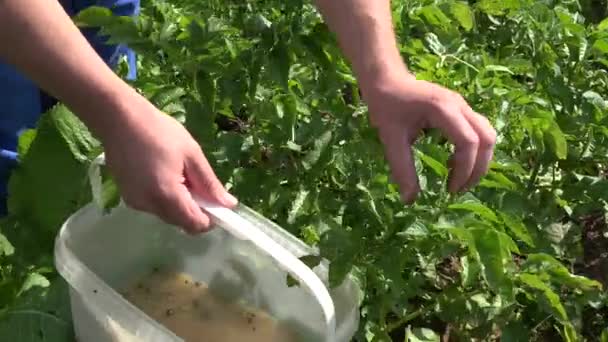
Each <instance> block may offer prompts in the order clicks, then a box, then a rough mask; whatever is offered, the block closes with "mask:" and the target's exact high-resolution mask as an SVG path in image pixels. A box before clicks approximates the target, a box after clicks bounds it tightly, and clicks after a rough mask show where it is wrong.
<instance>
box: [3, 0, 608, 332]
mask: <svg viewBox="0 0 608 342" xmlns="http://www.w3.org/2000/svg"><path fill="white" fill-rule="evenodd" d="M393 3H394V4H393V9H394V11H393V14H394V21H395V26H396V29H397V31H398V36H399V42H400V46H401V50H402V52H403V56H404V59H405V61H406V63H407V64H408V66H409V67H410V69H411V70H412V71H413V72H414V73H415V74H416V75H417V77H418V78H419V79H425V80H430V81H433V82H437V83H439V84H442V85H444V86H446V87H448V88H451V89H454V90H457V91H458V92H460V93H461V94H463V96H464V97H465V98H466V99H467V100H468V101H469V102H470V103H471V105H472V107H473V108H474V109H475V110H476V111H478V112H481V113H485V114H486V115H487V116H488V118H489V119H490V120H491V121H492V123H493V124H494V126H495V127H496V128H497V130H498V132H499V138H498V139H499V140H498V146H497V151H496V156H495V159H494V162H493V164H492V169H491V171H490V173H489V174H488V176H487V177H485V178H484V179H483V180H482V182H481V183H480V184H479V186H477V187H476V188H475V189H473V191H471V192H468V193H466V194H462V195H459V196H450V195H449V194H448V193H447V192H446V191H445V182H444V181H445V178H446V176H447V169H446V166H445V165H446V161H447V158H448V157H449V153H450V146H449V144H447V143H446V141H445V140H444V139H442V137H441V136H439V135H437V134H436V133H435V132H432V131H429V132H427V134H426V135H425V136H424V137H422V138H421V139H420V140H419V142H418V144H417V146H416V156H417V161H416V163H417V168H418V170H419V174H420V179H421V186H422V188H423V193H422V196H421V197H420V198H419V200H418V201H417V202H416V204H414V205H412V206H405V205H404V204H403V203H402V202H401V200H400V198H399V194H398V191H397V190H398V189H397V188H396V187H395V185H394V184H393V183H392V182H391V181H390V179H389V176H388V175H389V173H388V169H387V164H386V162H385V160H384V158H383V153H382V146H381V145H380V144H379V141H378V139H377V137H376V135H375V132H374V130H373V129H371V127H370V126H369V124H368V117H367V109H366V107H365V104H364V103H363V102H361V100H360V96H359V90H358V87H357V83H356V80H355V79H354V78H353V75H352V72H351V70H350V67H349V64H348V63H347V61H346V60H345V59H344V58H343V56H342V53H341V51H340V50H339V49H338V47H337V45H336V42H335V38H334V37H333V35H332V34H331V33H330V32H329V31H328V29H327V27H326V25H325V24H324V23H323V22H322V19H321V17H320V16H319V14H318V13H317V12H316V10H315V8H314V6H312V4H311V3H308V2H304V1H302V0H289V1H279V0H255V1H254V0H251V1H246V2H244V1H235V0H232V1H219V0H210V1H194V0H179V1H170V2H169V1H166V2H165V1H160V0H155V1H151V2H146V3H144V12H143V13H142V15H141V16H140V17H139V18H138V19H137V20H132V19H130V18H117V17H113V16H111V13H110V12H109V11H108V10H106V9H102V8H92V9H89V10H87V11H85V12H83V13H80V15H79V16H78V17H77V18H75V20H76V22H77V23H79V24H80V25H82V26H94V27H98V26H101V27H102V28H103V34H106V35H108V36H109V37H111V40H112V41H116V42H125V43H128V44H129V45H130V46H131V47H133V48H135V49H136V50H137V52H138V53H139V56H140V61H139V75H138V79H137V80H136V81H135V82H134V86H136V87H137V88H138V89H140V90H141V91H142V92H143V93H144V94H145V95H146V96H147V97H148V98H150V99H151V100H152V101H153V102H154V103H155V104H156V105H157V106H158V107H159V108H161V109H162V110H163V111H165V112H166V113H168V114H169V115H173V116H175V117H176V118H178V119H179V120H180V121H181V122H183V123H184V124H185V126H186V127H187V128H188V129H189V131H190V132H191V133H192V134H193V136H194V137H195V138H196V139H197V140H198V141H199V142H200V143H201V145H202V146H203V148H204V150H205V152H206V154H207V156H208V158H209V159H210V160H211V162H212V164H213V165H214V167H215V170H216V172H217V174H218V175H219V177H220V178H221V179H222V180H223V181H225V182H226V183H227V184H228V185H229V187H230V189H231V192H233V193H234V194H236V195H237V197H238V198H239V199H240V200H241V201H242V202H243V203H245V204H246V205H248V206H251V207H253V208H254V209H256V210H258V211H260V212H261V213H263V214H264V215H266V216H268V217H270V218H271V219H273V220H275V221H276V222H278V223H279V224H281V225H282V226H284V227H286V228H288V229H290V230H291V231H292V232H294V233H296V234H298V235H299V236H301V237H302V239H304V240H305V241H306V242H307V243H309V244H311V245H315V246H318V247H319V248H320V252H321V254H322V256H324V257H326V258H327V259H329V260H330V261H331V269H330V280H331V283H332V285H335V284H339V283H340V281H341V280H342V279H343V277H344V276H345V274H346V273H348V272H350V271H352V272H354V274H356V275H357V277H358V279H359V280H360V282H361V284H362V286H363V288H364V292H365V300H364V302H363V303H362V308H361V310H362V311H361V312H362V321H361V326H360V329H359V332H358V334H357V340H360V341H386V340H391V339H392V340H404V339H405V340H406V341H436V340H439V338H440V336H443V337H444V338H447V337H448V336H449V338H450V339H452V340H462V341H469V340H472V339H476V340H496V339H501V340H504V341H534V340H564V341H582V340H589V341H599V340H600V339H601V340H602V341H608V329H606V326H607V325H608V324H607V322H608V302H607V299H606V290H605V287H603V286H602V284H601V283H600V281H605V283H608V279H606V278H605V277H604V278H603V279H602V278H601V277H599V278H598V279H597V280H599V281H596V280H591V279H590V278H587V277H586V276H584V275H583V274H586V275H587V276H590V275H589V274H587V273H584V271H585V270H586V269H585V266H586V265H585V258H584V248H583V247H584V236H585V235H584V234H583V231H584V229H585V222H586V221H585V220H584V218H586V217H589V215H595V216H597V217H599V218H600V220H601V222H602V223H603V222H604V221H605V219H604V215H605V213H606V209H607V208H608V203H607V202H606V199H607V198H608V180H607V179H606V177H605V176H606V172H608V169H607V166H608V165H607V163H608V156H607V152H608V116H607V115H606V114H607V109H608V100H607V99H606V98H605V97H606V94H608V20H603V18H604V17H605V14H606V9H607V8H608V7H607V5H606V3H605V2H602V1H599V2H596V1H580V2H578V1H575V0H563V1H557V0H556V1H551V0H542V1H533V0H501V1H495V0H480V1H469V2H465V1H456V0H412V1H393ZM602 20H603V21H602ZM119 71H120V72H124V71H125V70H124V67H123V68H121V70H119ZM20 149H21V152H22V163H21V166H20V167H19V169H18V170H17V171H16V172H15V174H14V176H13V178H12V180H11V193H12V196H11V200H10V203H9V209H10V212H11V214H10V216H9V217H8V218H6V219H5V220H4V221H3V222H2V226H1V227H2V228H1V229H2V230H1V231H2V233H3V234H4V236H5V237H6V238H5V237H4V236H2V235H0V275H1V278H0V298H1V299H2V305H3V306H2V308H0V309H1V310H2V311H1V312H0V315H1V316H0V317H1V319H0V336H2V337H3V338H4V336H13V337H16V335H15V331H19V333H20V334H22V335H18V336H21V338H20V339H18V341H30V340H40V339H45V340H57V341H64V340H66V339H69V338H70V337H69V336H70V333H71V331H70V323H69V321H70V315H69V310H68V307H67V305H68V303H67V302H66V299H65V298H66V297H65V296H66V293H65V291H66V290H65V285H64V284H63V282H62V281H61V280H60V278H59V277H57V275H56V274H55V272H54V270H53V267H52V244H53V239H54V234H55V233H56V231H57V229H58V227H59V225H60V224H61V222H62V221H63V220H64V219H65V218H66V217H67V216H68V215H69V214H70V213H71V212H73V211H74V210H76V209H77V208H78V207H79V206H81V205H82V204H84V203H86V202H87V201H89V200H90V198H89V191H88V187H87V180H86V168H87V165H88V164H89V163H90V161H91V160H92V158H94V156H95V155H96V154H97V153H99V151H100V146H99V144H98V143H97V141H96V140H94V139H93V138H92V137H91V136H90V135H89V134H88V132H87V131H86V129H85V128H84V127H83V126H82V124H81V123H80V122H79V121H78V120H77V119H75V117H74V116H73V115H72V114H70V113H69V112H68V111H67V110H66V109H65V108H63V107H61V106H59V107H57V108H55V109H54V110H53V111H51V112H50V113H47V114H46V115H45V116H44V118H43V119H42V120H41V122H40V124H39V127H38V129H37V130H35V131H30V132H28V133H26V135H24V136H23V138H22V139H21V143H20ZM43 168H44V169H46V171H42V169H43ZM106 185H107V187H106V189H108V192H107V195H108V196H107V199H108V203H109V204H110V203H111V201H112V200H114V199H115V196H116V193H115V191H112V190H115V189H113V187H112V184H111V180H108V183H107V184H106ZM603 227H605V224H604V225H603ZM604 233H608V231H606V228H604ZM605 246H608V244H605ZM606 248H608V247H606ZM49 280H50V282H49ZM58 303H61V304H58ZM15 329H17V330H15ZM2 334H5V335H2ZM8 334H10V335H8Z"/></svg>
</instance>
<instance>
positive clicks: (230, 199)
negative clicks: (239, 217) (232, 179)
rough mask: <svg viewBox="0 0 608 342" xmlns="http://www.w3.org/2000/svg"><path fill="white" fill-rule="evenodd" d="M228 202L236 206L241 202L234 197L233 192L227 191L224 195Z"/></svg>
mask: <svg viewBox="0 0 608 342" xmlns="http://www.w3.org/2000/svg"><path fill="white" fill-rule="evenodd" d="M224 198H225V200H226V202H227V204H228V205H229V206H231V207H234V206H236V205H237V204H238V203H239V200H238V199H236V197H234V196H233V195H232V194H231V193H229V192H226V195H225V196H224Z"/></svg>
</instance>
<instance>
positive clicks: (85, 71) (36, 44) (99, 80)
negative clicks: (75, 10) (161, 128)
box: [0, 0, 135, 136]
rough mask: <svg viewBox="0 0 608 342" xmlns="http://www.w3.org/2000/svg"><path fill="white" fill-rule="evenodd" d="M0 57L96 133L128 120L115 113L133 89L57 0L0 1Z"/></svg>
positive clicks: (117, 112) (121, 113) (108, 129)
mask: <svg viewBox="0 0 608 342" xmlns="http://www.w3.org/2000/svg"><path fill="white" fill-rule="evenodd" d="M0 59H2V60H4V61H7V62H8V63H9V64H12V65H14V66H15V67H16V68H17V69H19V70H20V71H21V72H23V73H24V74H25V75H27V76H28V78H30V79H31V80H33V81H34V82H35V83H37V84H38V85H39V86H40V87H41V88H42V89H44V90H45V91H47V92H48V93H50V94H52V95H53V96H55V97H57V98H58V99H60V100H61V101H62V102H64V103H65V104H66V105H67V106H69V107H70V108H71V109H72V110H73V111H74V112H75V113H76V114H77V115H79V117H80V118H81V119H82V120H83V121H84V122H85V123H86V124H87V125H88V126H89V127H90V128H91V129H92V130H93V131H95V133H97V134H99V135H102V136H103V135H105V134H106V132H108V131H111V130H112V126H113V125H116V124H117V122H116V119H124V120H126V119H127V118H119V117H118V116H121V115H125V114H124V113H125V111H123V110H121V109H122V108H121V107H126V103H123V102H125V101H124V99H125V97H126V96H125V95H127V96H128V94H133V95H134V93H135V92H134V90H133V89H132V88H130V87H129V86H128V85H127V84H126V83H124V82H123V81H122V80H121V79H120V78H119V77H118V76H117V75H115V74H114V72H113V71H112V70H111V69H110V68H109V67H108V66H107V65H106V64H105V63H104V61H103V60H102V59H101V58H100V57H99V56H98V55H97V53H96V52H95V50H94V49H93V48H92V47H91V45H90V44H89V43H88V41H87V40H86V39H85V38H84V36H83V35H82V34H81V33H80V31H79V30H78V28H77V27H76V26H75V25H74V24H73V22H72V20H71V18H70V17H69V16H68V15H67V13H65V11H64V10H63V8H62V7H61V5H60V4H59V3H58V1H56V0H27V1H23V0H0ZM100 113H104V114H103V115H101V114H100ZM111 116H114V117H111Z"/></svg>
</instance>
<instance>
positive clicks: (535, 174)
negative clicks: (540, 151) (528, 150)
mask: <svg viewBox="0 0 608 342" xmlns="http://www.w3.org/2000/svg"><path fill="white" fill-rule="evenodd" d="M539 172H540V162H539V161H537V162H536V164H535V165H534V169H533V170H532V175H531V176H530V180H529V181H528V191H530V190H532V189H533V188H534V183H536V178H537V177H538V173H539Z"/></svg>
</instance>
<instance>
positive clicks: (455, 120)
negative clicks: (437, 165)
mask: <svg viewBox="0 0 608 342" xmlns="http://www.w3.org/2000/svg"><path fill="white" fill-rule="evenodd" d="M440 110H441V111H442V113H443V115H438V116H433V117H431V124H432V125H433V126H434V127H435V128H439V129H440V130H441V131H442V132H443V133H444V134H445V135H446V136H447V137H448V139H450V141H451V142H452V143H453V144H454V145H455V147H456V148H455V151H454V154H453V155H452V158H451V159H450V162H449V164H450V165H449V166H450V169H451V170H450V177H449V181H448V189H449V191H450V192H453V193H454V192H458V191H460V190H461V189H462V188H463V187H464V185H465V184H466V183H467V181H468V180H469V179H470V178H471V174H472V173H473V169H474V167H475V164H476V160H477V150H478V147H479V136H478V135H477V132H476V131H475V130H474V129H473V128H472V127H471V125H470V124H469V122H468V120H467V119H466V118H465V117H464V114H463V113H462V110H461V107H460V106H458V105H456V104H454V103H450V104H447V105H442V106H441V107H440Z"/></svg>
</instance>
